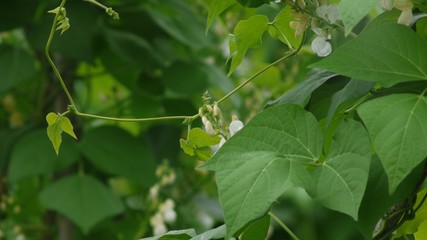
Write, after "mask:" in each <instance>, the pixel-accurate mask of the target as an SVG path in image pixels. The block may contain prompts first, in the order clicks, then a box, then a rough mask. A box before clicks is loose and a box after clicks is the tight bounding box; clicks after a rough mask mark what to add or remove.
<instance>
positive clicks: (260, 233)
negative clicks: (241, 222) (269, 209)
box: [239, 214, 270, 240]
mask: <svg viewBox="0 0 427 240" xmlns="http://www.w3.org/2000/svg"><path fill="white" fill-rule="evenodd" d="M269 227H270V215H268V214H265V216H263V217H262V218H260V219H257V220H255V221H253V222H251V223H249V224H248V226H247V227H246V228H245V230H243V232H242V234H241V235H240V238H239V239H241V240H258V239H265V238H266V237H267V233H268V228H269Z"/></svg>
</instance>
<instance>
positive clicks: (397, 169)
mask: <svg viewBox="0 0 427 240" xmlns="http://www.w3.org/2000/svg"><path fill="white" fill-rule="evenodd" d="M358 113H359V115H360V117H361V118H362V120H363V122H364V123H365V125H366V127H367V128H368V131H369V134H370V136H371V138H372V141H373V144H374V146H375V149H376V152H377V154H378V156H379V157H380V159H381V162H382V164H383V166H384V168H385V171H386V173H387V175H388V180H389V191H390V193H393V192H394V191H395V189H396V188H397V186H398V185H399V184H400V183H401V182H402V180H403V179H404V178H405V177H406V176H407V175H408V174H409V173H410V172H411V171H412V170H413V169H414V168H415V167H416V166H417V165H418V164H420V163H421V162H422V161H423V160H424V159H425V158H426V157H427V148H426V147H425V146H427V124H426V123H427V99H426V97H425V96H421V95H415V94H394V95H389V96H386V97H382V98H377V99H374V100H371V101H369V102H367V103H365V104H363V105H362V106H360V108H359V109H358Z"/></svg>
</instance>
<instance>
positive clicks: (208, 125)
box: [205, 120, 216, 136]
mask: <svg viewBox="0 0 427 240" xmlns="http://www.w3.org/2000/svg"><path fill="white" fill-rule="evenodd" d="M205 130H206V132H207V133H208V134H209V135H211V136H215V135H216V134H215V130H214V129H213V126H212V123H211V122H210V121H209V120H207V122H206V123H205Z"/></svg>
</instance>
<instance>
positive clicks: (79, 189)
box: [40, 175, 124, 234]
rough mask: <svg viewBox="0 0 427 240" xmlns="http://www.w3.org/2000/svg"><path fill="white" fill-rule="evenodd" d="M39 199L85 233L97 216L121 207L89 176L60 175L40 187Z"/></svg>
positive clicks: (116, 212)
mask: <svg viewBox="0 0 427 240" xmlns="http://www.w3.org/2000/svg"><path fill="white" fill-rule="evenodd" d="M40 200H41V202H42V204H43V205H44V206H46V207H47V208H49V209H52V210H55V211H58V212H60V213H62V214H64V215H65V216H66V217H67V218H69V219H70V220H71V221H73V222H74V223H75V224H76V225H77V226H79V227H80V228H81V229H82V230H83V232H84V233H86V234H87V233H88V232H89V231H90V229H91V228H92V227H94V226H95V224H97V223H99V222H100V221H101V220H103V219H105V218H107V217H111V216H114V215H116V214H118V213H120V212H122V211H123V210H124V206H123V203H122V202H120V200H119V199H118V198H117V197H116V196H114V195H113V193H112V192H111V191H110V190H109V189H107V188H106V187H105V186H104V185H102V183H100V182H99V181H98V180H97V179H95V178H93V177H91V176H79V175H72V176H68V177H65V178H62V179H60V180H59V181H57V182H55V183H54V184H52V185H50V186H48V187H47V188H46V189H45V190H43V192H41V194H40Z"/></svg>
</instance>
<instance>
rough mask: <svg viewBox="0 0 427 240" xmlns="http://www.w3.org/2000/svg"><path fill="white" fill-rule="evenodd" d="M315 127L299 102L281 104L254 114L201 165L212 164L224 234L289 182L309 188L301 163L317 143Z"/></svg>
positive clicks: (263, 208)
mask: <svg viewBox="0 0 427 240" xmlns="http://www.w3.org/2000/svg"><path fill="white" fill-rule="evenodd" d="M321 135H322V134H321V130H320V127H319V125H318V123H317V121H316V119H315V118H314V116H313V115H312V114H310V113H308V112H306V111H304V110H303V109H302V108H301V107H300V106H297V105H293V104H283V105H279V106H275V107H271V108H269V109H267V110H265V111H263V112H261V113H260V114H258V115H257V116H255V117H254V118H253V119H252V120H251V121H250V122H249V123H248V124H247V125H246V126H245V127H244V128H243V129H242V130H241V131H239V132H238V133H237V134H236V135H235V136H233V137H232V138H231V139H230V140H228V141H227V142H226V144H225V145H224V146H222V148H221V149H220V150H219V151H218V152H217V153H216V154H215V155H214V156H213V158H212V159H211V160H210V161H208V162H207V163H206V164H205V166H203V167H202V168H205V169H211V170H216V179H217V184H218V192H219V198H220V202H221V204H222V207H223V209H224V217H225V224H226V226H227V236H228V237H230V236H232V235H233V234H235V233H236V232H237V231H238V230H239V229H241V228H242V227H243V226H245V225H246V224H247V223H248V222H250V221H252V220H254V219H256V218H259V217H261V216H262V215H264V214H265V213H266V212H267V211H268V209H269V208H270V205H271V204H272V203H273V202H274V201H275V200H276V199H277V197H279V196H280V195H281V194H282V193H283V192H284V191H285V190H286V189H287V188H288V187H290V186H292V185H294V184H297V185H299V186H303V187H305V188H311V187H312V186H311V185H312V182H311V181H310V179H311V177H310V175H309V174H308V172H307V171H306V170H305V168H304V167H303V165H302V163H305V162H314V161H316V160H317V159H318V158H319V156H320V152H321V149H322V136H321Z"/></svg>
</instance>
